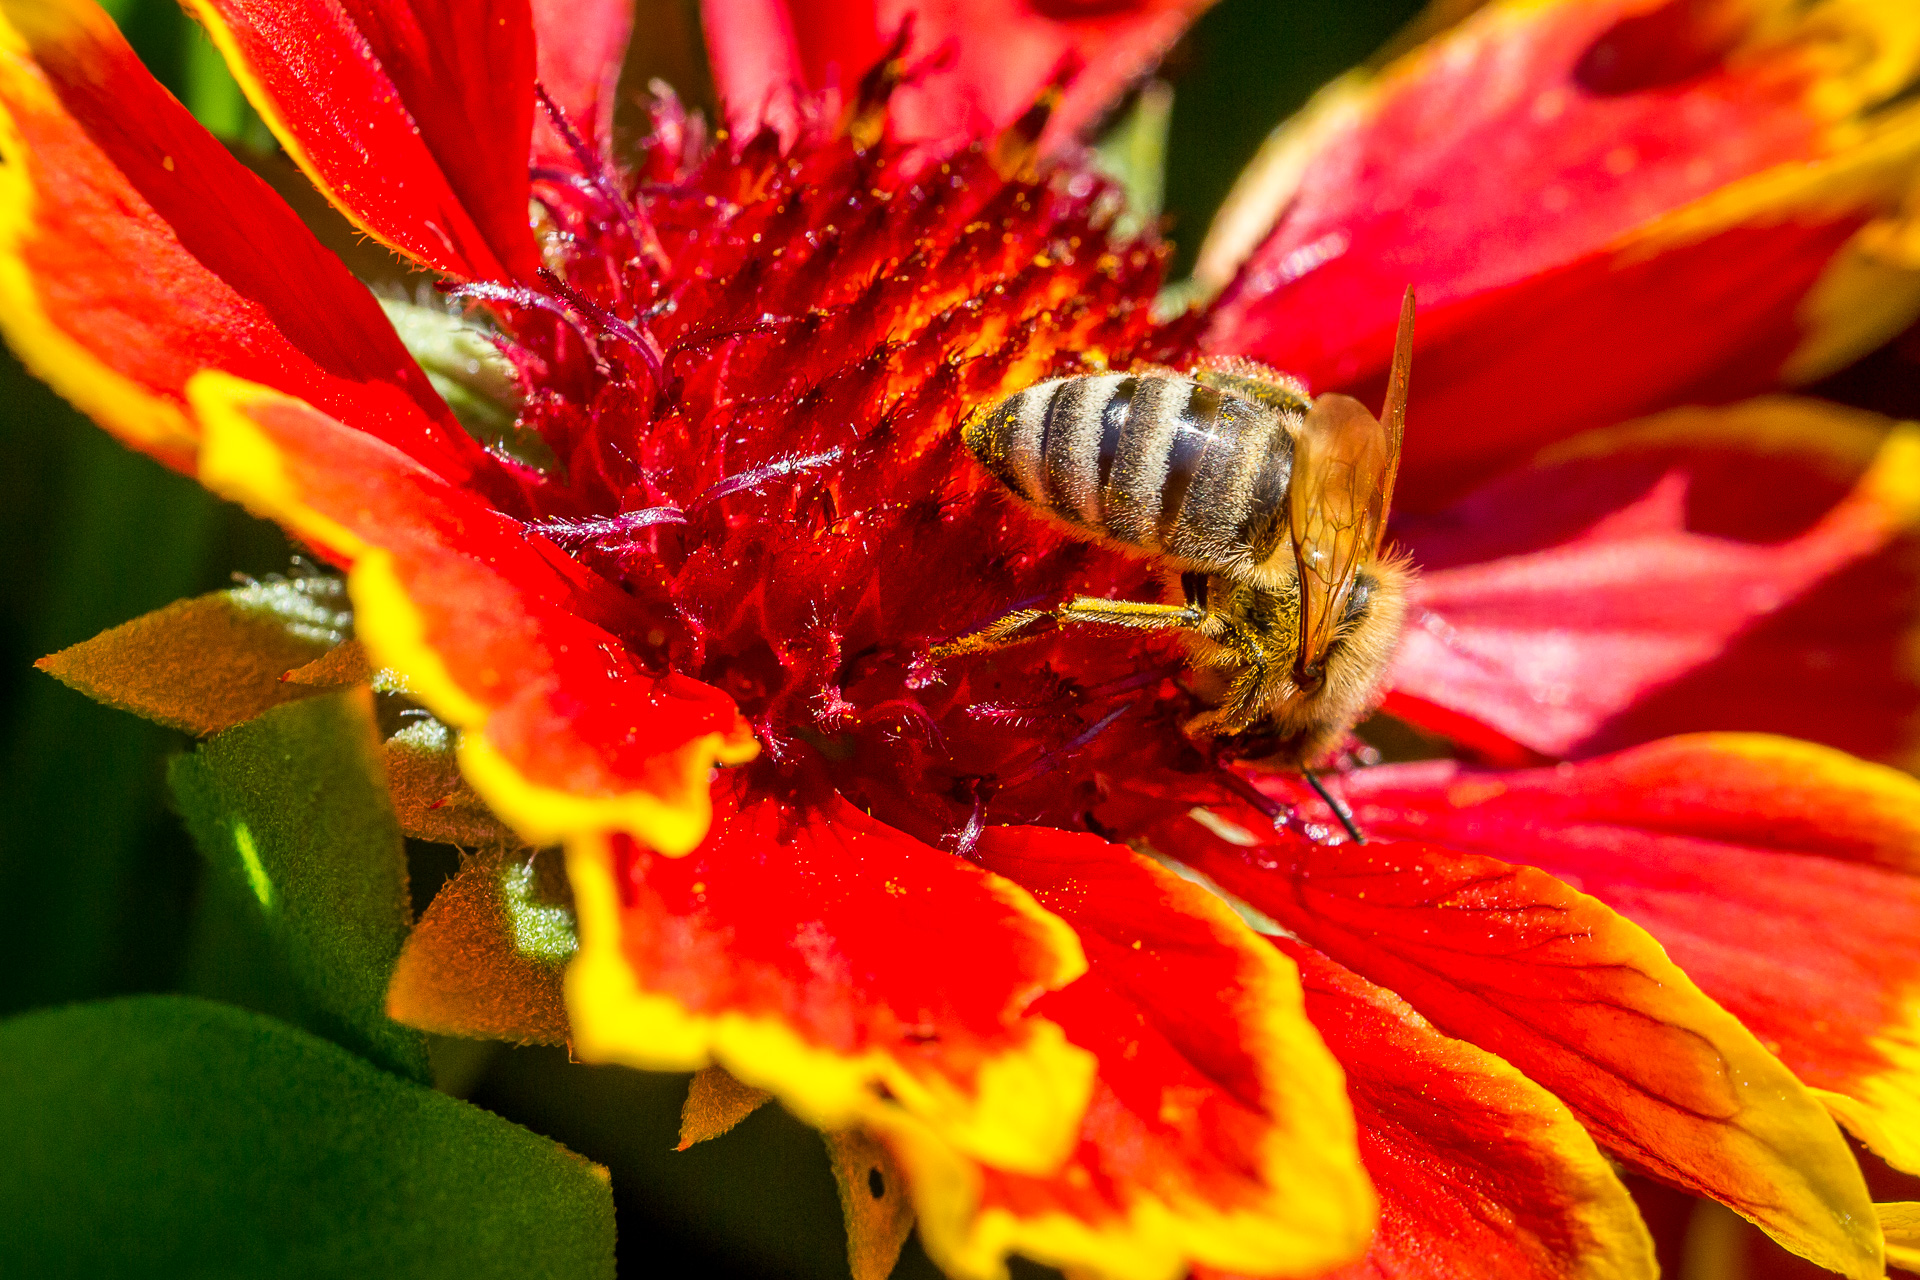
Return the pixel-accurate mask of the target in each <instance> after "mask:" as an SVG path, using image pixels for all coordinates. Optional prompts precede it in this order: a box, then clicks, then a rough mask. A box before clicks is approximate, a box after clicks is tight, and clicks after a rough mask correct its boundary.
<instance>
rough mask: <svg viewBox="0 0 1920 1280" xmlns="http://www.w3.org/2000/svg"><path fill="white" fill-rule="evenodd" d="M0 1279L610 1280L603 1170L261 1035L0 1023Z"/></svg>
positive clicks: (224, 1026)
mask: <svg viewBox="0 0 1920 1280" xmlns="http://www.w3.org/2000/svg"><path fill="white" fill-rule="evenodd" d="M0 1151H5V1152H6V1153H7V1155H6V1159H5V1160H0V1205H4V1206H5V1220H6V1229H5V1230H4V1231H0V1274H4V1275H9V1276H67V1275H73V1276H114V1277H120V1278H128V1277H143V1276H156V1277H158V1276H185V1275H191V1276H201V1277H226V1276H233V1277H249V1278H252V1277H259V1276H274V1277H277V1278H279V1280H288V1278H291V1277H321V1276H326V1277H335V1276H338V1277H351V1278H353V1280H359V1278H361V1277H376V1276H377V1277H380V1278H381V1280H407V1278H409V1277H422V1278H425V1277H446V1276H458V1277H460V1280H486V1278H487V1277H494V1276H498V1277H503V1278H506V1277H512V1278H513V1280H521V1278H522V1277H588V1276H592V1277H611V1276H612V1275H613V1234H614V1224H613V1199H612V1196H611V1194H610V1193H609V1189H608V1186H607V1182H606V1179H605V1170H602V1169H599V1168H598V1167H597V1166H594V1165H592V1164H590V1163H589V1162H588V1161H586V1160H584V1159H582V1158H580V1157H579V1156H576V1155H574V1154H572V1153H571V1152H569V1151H567V1150H566V1149H565V1148H563V1147H561V1146H558V1145H557V1144H555V1143H553V1142H550V1141H548V1140H547V1139H545V1138H541V1137H538V1136H536V1135H534V1134H532V1133H529V1132H528V1131H526V1130H525V1129H522V1128H520V1127H519V1126H518V1125H514V1124H510V1123H508V1122H507V1121H505V1120H502V1119H500V1118H499V1117H497V1116H494V1115H492V1114H490V1113H488V1112H485V1111H482V1110H480V1109H479V1108H478V1107H474V1106H470V1105H468V1104H467V1103H464V1102H460V1101H458V1100H456V1099H453V1098H448V1097H446V1096H444V1095H442V1094H438V1093H435V1092H433V1091H432V1090H430V1089H425V1088H422V1087H420V1086H418V1085H414V1084H409V1083H407V1082H406V1081H403V1080H398V1079H396V1078H394V1077H393V1076H390V1075H387V1074H386V1073H384V1072H382V1071H379V1070H378V1069H376V1068H374V1067H372V1066H369V1065H368V1064H367V1063H365V1062H363V1061H361V1060H360V1059H358V1058H356V1057H354V1056H353V1055H352V1054H349V1053H347V1052H346V1051H344V1050H342V1049H339V1048H337V1047H336V1046H334V1045H332V1044H329V1043H327V1042H326V1041H324V1040H319V1039H316V1038H315V1037H313V1036H310V1035H308V1034H307V1033H305V1032H303V1031H300V1030H298V1029H296V1028H294V1027H290V1026H287V1025H286V1024H285V1023H281V1022H277V1021H275V1020H274V1019H272V1018H266V1017H262V1016H260V1015H258V1014H253V1013H248V1012H246V1011H244V1010H241V1009H236V1008H233V1007H232V1006H230V1005H222V1004H217V1003H214V1002H212V1001H206V1000H196V999H193V998H191V997H186V996H140V997H134V998H131V999H123V1000H112V1001H103V1002H100V1003H96V1004H84V1005H74V1006H69V1007H67V1008H64V1009H58V1010H52V1011H46V1012H39V1013H32V1014H27V1015H25V1016H22V1017H19V1018H15V1019H13V1020H11V1021H9V1022H5V1023H0Z"/></svg>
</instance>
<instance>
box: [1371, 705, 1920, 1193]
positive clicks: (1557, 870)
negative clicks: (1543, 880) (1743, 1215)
mask: <svg viewBox="0 0 1920 1280" xmlns="http://www.w3.org/2000/svg"><path fill="white" fill-rule="evenodd" d="M1348 794H1349V796H1350V797H1351V799H1352V800H1353V801H1354V802H1355V804H1356V806H1357V808H1358V810H1359V812H1360V814H1361V819H1360V820H1361V821H1362V822H1363V823H1365V824H1366V826H1367V829H1368V830H1369V831H1378V832H1381V833H1383V834H1397V835H1401V836H1410V835H1412V834H1414V833H1416V832H1417V833H1418V835H1419V838H1420V839H1422V840H1428V841H1433V842H1435V843H1439V844H1444V845H1447V846H1448V847H1450V848H1455V849H1462V850H1469V851H1472V852H1475V853H1496V854H1499V855H1500V856H1503V857H1512V856H1514V854H1515V852H1516V851H1521V852H1523V853H1524V856H1525V857H1526V859H1527V861H1529V862H1531V863H1535V864H1537V865H1538V866H1540V867H1542V868H1543V869H1545V870H1547V871H1549V872H1551V873H1553V874H1554V875H1557V876H1559V877H1561V878H1562V879H1565V880H1567V881H1569V882H1570V883H1573V884H1577V885H1579V886H1580V887H1581V888H1582V889H1583V890H1584V891H1586V892H1587V893H1590V894H1592V895H1593V896H1594V897H1596V898H1598V899H1600V900H1601V901H1602V902H1605V903H1607V904H1608V905H1609V906H1611V907H1613V908H1614V909H1615V910H1617V911H1619V912H1621V913H1622V914H1624V915H1626V916H1627V917H1629V918H1630V919H1632V920H1634V921H1635V922H1637V923H1639V924H1640V925H1642V926H1644V927H1645V928H1646V929H1647V930H1648V931H1649V932H1650V933H1652V934H1653V936H1654V937H1655V938H1657V939H1658V940H1659V941H1660V943H1661V944H1662V945H1663V946H1664V947H1665V948H1666V950H1667V952H1668V954H1669V955H1671V956H1672V957H1673V959H1674V961H1675V962H1676V963H1677V964H1679V965H1680V966H1681V967H1682V968H1683V969H1685V970H1686V972H1687V974H1688V975H1689V976H1690V977H1691V978H1693V979H1694V980H1695V981H1696V982H1698V983H1699V984H1700V986H1701V988H1702V989H1703V990H1704V991H1705V992H1706V993H1707V994H1708V995H1709V996H1711V997H1712V998H1713V999H1715V1000H1717V1001H1719V1002H1720V1003H1721V1004H1722V1005H1724V1006H1725V1007H1726V1008H1727V1009H1728V1010H1729V1011H1731V1012H1732V1013H1733V1014H1734V1015H1735V1016H1737V1017H1738V1018H1739V1019H1740V1020H1741V1021H1742V1022H1743V1023H1745V1024H1746V1026H1747V1027H1748V1029H1749V1030H1751V1031H1752V1032H1753V1033H1754V1034H1755V1035H1757V1036H1759V1037H1760V1039H1761V1040H1762V1041H1763V1042H1765V1044H1766V1045H1767V1047H1768V1048H1769V1049H1770V1050H1772V1051H1773V1052H1774V1053H1775V1054H1777V1055H1779V1057H1780V1058H1781V1060H1782V1061H1784V1062H1785V1063H1786V1064H1787V1066H1789V1067H1790V1068H1792V1069H1793V1071H1794V1074H1796V1075H1798V1076H1799V1077H1800V1079H1802V1080H1803V1081H1805V1082H1806V1083H1807V1084H1809V1085H1812V1086H1815V1087H1816V1088H1818V1089H1822V1090H1827V1091H1830V1092H1831V1093H1832V1094H1834V1095H1838V1096H1836V1097H1834V1098H1833V1099H1831V1100H1830V1101H1829V1105H1830V1106H1831V1107H1832V1109H1833V1110H1834V1111H1835V1112H1836V1113H1837V1114H1838V1115H1839V1116H1840V1117H1841V1119H1842V1120H1844V1121H1846V1123H1847V1124H1848V1126H1849V1127H1850V1128H1851V1129H1853V1130H1854V1132H1855V1133H1856V1134H1858V1135H1859V1136H1860V1137H1861V1138H1862V1139H1863V1140H1865V1141H1866V1142H1867V1144H1868V1145H1869V1146H1871V1147H1872V1148H1873V1149H1874V1150H1875V1151H1876V1152H1878V1153H1879V1154H1880V1155H1882V1156H1884V1157H1885V1158H1886V1159H1887V1160H1888V1161H1890V1162H1891V1163H1893V1164H1895V1165H1897V1166H1898V1167H1900V1168H1903V1169H1906V1170H1909V1171H1915V1172H1920V1017H1916V1016H1915V1013H1914V1009H1913V995H1912V993H1913V992H1914V991H1915V990H1916V989H1917V988H1920V931H1916V929H1915V927H1914V922H1915V921H1916V920H1920V879H1916V878H1915V875H1914V873H1916V872H1920V782H1915V781H1914V780H1913V779H1912V778H1911V777H1908V776H1907V775H1905V774H1901V773H1896V772H1894V771H1893V770H1891V769H1884V768H1881V767H1879V766H1875V765H1868V764H1863V763H1862V762H1860V761H1858V760H1854V759H1851V758H1849V757H1847V756H1844V755H1841V754H1840V753H1839V752H1835V751H1828V750H1825V749H1822V748H1819V747H1812V746H1808V745H1806V744H1804V743H1796V742H1789V741H1786V740H1784V739H1779V738H1765V737H1759V736H1747V735H1736V734H1712V735H1697V736H1694V737H1688V738H1675V739H1670V740H1668V741H1665V742H1658V743H1654V744H1651V745H1649V746H1645V747H1640V748H1637V749H1635V750H1632V751H1628V752H1624V753H1622V754H1620V755H1617V756H1611V757H1608V758H1606V759H1604V760H1596V761H1592V762H1590V763H1587V764H1582V765H1577V766H1572V767H1565V768H1561V769H1542V770H1535V771H1532V772H1527V773H1517V774H1506V775H1482V774H1475V773H1468V772H1462V771H1458V770H1455V769H1452V768H1451V767H1447V766H1426V767H1418V768H1405V769H1382V770H1375V771H1371V772H1367V773H1363V774H1358V775H1355V776H1354V777H1353V778H1352V779H1351V780H1350V782H1349V786H1348ZM1809 855H1812V856H1809Z"/></svg>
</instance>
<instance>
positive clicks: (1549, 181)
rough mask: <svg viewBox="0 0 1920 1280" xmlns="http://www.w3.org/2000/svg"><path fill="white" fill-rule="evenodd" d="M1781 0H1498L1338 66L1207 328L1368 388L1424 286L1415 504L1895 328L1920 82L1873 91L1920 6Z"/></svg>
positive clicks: (1833, 359) (1247, 349)
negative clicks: (1394, 59) (1267, 230)
mask: <svg viewBox="0 0 1920 1280" xmlns="http://www.w3.org/2000/svg"><path fill="white" fill-rule="evenodd" d="M1784 7H1785V6H1781V5H1777V4H1773V3H1769V2H1766V0H1733V2H1732V3H1711V4H1710V3H1699V2H1696V0H1669V2H1668V3H1664V4H1659V3H1656V2H1655V0H1606V2H1602V3H1567V2H1564V0H1562V2H1559V3H1550V4H1531V5H1518V4H1504V5H1496V6H1490V7H1488V8H1487V9H1485V10H1483V11H1482V12H1481V13H1479V14H1477V15H1476V16H1475V17H1473V18H1471V19H1469V20H1468V21H1466V22H1465V23H1463V24H1461V25H1460V26H1459V27H1457V28H1456V29H1454V30H1453V31H1452V32H1450V33H1448V34H1447V35H1445V36H1443V37H1441V38H1440V39H1438V40H1436V41H1435V42H1434V43H1433V44H1432V45H1431V46H1429V47H1426V48H1423V49H1421V50H1419V51H1417V52H1415V53H1413V54H1411V55H1409V56H1408V57H1407V58H1405V59H1403V60H1402V61H1400V62H1398V63H1395V64H1394V65H1393V66H1392V67H1390V68H1389V69H1388V70H1387V71H1385V72H1383V73H1381V74H1380V75H1379V76H1378V77H1377V78H1376V79H1373V80H1371V81H1369V80H1368V79H1366V78H1365V77H1364V76H1363V75H1361V74H1359V73H1356V75H1355V76H1354V77H1352V78H1350V79H1349V80H1346V81H1343V82H1340V84H1338V85H1336V86H1335V88H1333V89H1331V90H1329V91H1327V93H1326V94H1325V95H1323V97H1322V98H1321V99H1320V100H1319V102H1318V103H1317V105H1316V106H1315V107H1313V108H1310V110H1309V114H1308V115H1307V116H1306V117H1304V118H1303V119H1302V120H1301V121H1299V122H1296V123H1295V124H1294V125H1293V126H1291V130H1290V132H1288V133H1287V134H1286V135H1284V137H1283V139H1282V141H1280V142H1278V143H1276V144H1275V145H1274V148H1273V150H1272V153H1271V155H1270V156H1269V157H1268V158H1267V159H1266V160H1265V161H1264V162H1263V163H1262V164H1260V165H1258V166H1257V167H1256V170H1255V171H1253V172H1252V173H1251V174H1250V176H1249V178H1248V179H1246V180H1243V185H1242V189H1241V191H1240V193H1239V196H1238V204H1237V206H1230V208H1229V210H1228V211H1227V212H1226V213H1225V214H1223V220H1222V222H1221V224H1219V227H1218V228H1217V229H1216V232H1215V236H1214V239H1213V242H1212V243H1211V244H1210V246H1209V251H1208V255H1207V260H1206V261H1205V262H1203V267H1202V271H1203V274H1210V275H1211V277H1212V278H1214V279H1215V280H1219V281H1221V282H1224V280H1225V277H1226V276H1227V275H1229V274H1231V273H1232V270H1233V267H1234V264H1235V263H1237V262H1238V261H1239V259H1240V258H1242V257H1245V256H1246V254H1247V252H1248V250H1249V249H1250V248H1251V247H1252V244H1253V242H1254V240H1255V239H1256V238H1257V237H1258V236H1259V235H1260V234H1261V231H1262V229H1263V228H1264V227H1265V226H1267V225H1273V220H1274V218H1275V217H1276V216H1278V219H1279V220H1278V223H1277V225H1274V227H1273V232H1272V235H1271V236H1270V237H1268V238H1267V239H1266V240H1265V243H1264V244H1261V245H1260V247H1259V249H1258V251H1257V252H1254V253H1253V254H1252V257H1251V258H1250V259H1249V260H1248V261H1247V262H1246V264H1245V268H1244V272H1243V274H1242V275H1241V276H1240V277H1239V279H1238V280H1237V282H1236V283H1235V285H1234V286H1233V287H1232V288H1231V289H1229V291H1228V293H1227V295H1226V297H1225V298H1224V299H1223V302H1222V304H1221V307H1220V309H1219V311H1218V312H1217V314H1216V315H1215V317H1214V320H1213V324H1212V328H1211V330H1210V333H1209V336H1208V343H1209V345H1210V346H1211V347H1212V348H1213V349H1217V350H1224V351H1232V352H1237V353H1241V354H1246V355H1251V356H1256V357H1258V358H1260V359H1263V360H1268V361H1270V362H1272V363H1275V364H1277V365H1279V366H1281V367H1282V368H1285V369H1288V370H1289V371H1291V372H1294V373H1297V374H1300V375H1301V376H1303V377H1305V378H1306V379H1307V381H1308V382H1309V383H1311V384H1312V385H1313V386H1314V387H1315V388H1316V389H1333V388H1336V387H1346V388H1356V389H1358V393H1359V394H1361V396H1362V398H1364V399H1368V400H1369V401H1372V400H1375V399H1377V396H1378V387H1379V386H1380V385H1381V384H1382V382H1383V377H1384V370H1385V366H1386V363H1387V359H1388V354H1389V350H1390V348H1391V345H1392V335H1393V324H1394V318H1395V315H1396V314H1397V308H1398V302H1399V299H1400V294H1401V292H1402V291H1403V290H1404V289H1405V288H1406V287H1407V286H1408V285H1409V284H1411V285H1414V286H1416V287H1417V288H1418V290H1419V294H1420V302H1421V314H1420V338H1419V342H1418V345H1417V349H1416V358H1415V360H1414V368H1415V370H1416V378H1415V384H1414V388H1415V389H1414V407H1413V412H1412V415H1411V419H1412V420H1411V424H1410V430H1409V431H1408V434H1407V442H1406V461H1407V469H1406V471H1405V472H1403V474H1402V486H1403V487H1402V490H1401V493H1402V496H1403V498H1404V500H1405V502H1406V503H1408V504H1410V505H1412V506H1415V507H1420V506H1426V507H1431V506H1432V505H1434V504H1435V502H1436V500H1437V499H1439V498H1441V497H1442V496H1443V495H1445V494H1447V493H1449V492H1458V490H1459V488H1460V487H1461V486H1462V485H1463V484H1465V483H1469V482H1471V480H1473V479H1474V478H1476V477H1478V476H1482V475H1485V474H1486V473H1487V471H1488V470H1489V469H1491V468H1492V467H1495V466H1497V465H1499V464H1500V463H1502V462H1504V461H1510V460H1512V459H1513V458H1515V457H1517V456H1524V455H1525V453H1527V452H1528V451H1530V450H1531V449H1532V448H1533V447H1535V446H1537V445H1538V444H1540V443H1541V442H1543V441H1545V440H1547V439H1551V438H1553V437H1555V436H1558V435H1563V434H1566V433H1567V432H1568V431H1570V430H1573V429H1576V428H1579V427H1582V426H1598V425H1604V424H1606V423H1609V422H1617V421H1620V420H1621V419H1624V418H1627V417H1631V416H1633V415H1635V414H1638V413H1644V412H1647V411H1648V410H1650V409H1652V408H1656V407H1659V406H1660V405H1661V404H1662V403H1671V402H1673V401H1674V400H1675V399H1678V398H1682V397H1683V396H1688V395H1691V394H1698V393H1700V392H1701V391H1704V390H1708V389H1710V390H1711V391H1712V392H1713V393H1714V394H1716V395H1722V396H1730V395H1734V394H1744V393H1746V392H1750V391H1753V390H1758V389H1761V388H1763V387H1766V386H1768V385H1775V384H1777V383H1778V381H1779V380H1780V379H1782V378H1783V377H1786V378H1789V379H1790V380H1798V379H1804V378H1808V377H1812V376H1817V374H1818V373H1819V372H1822V371H1825V370H1830V369H1832V368H1836V367H1838V366H1839V365H1840V364H1843V363H1845V362H1846V361H1847V360H1848V359H1850V358H1851V357H1852V356H1855V355H1858V354H1861V353H1863V352H1864V351H1866V350H1868V349H1870V348H1871V347H1873V346H1875V345H1878V343H1879V342H1880V341H1883V340H1885V339H1886V338H1887V337H1890V336H1892V334H1894V333H1896V332H1898V331H1899V330H1900V329H1901V328H1903V327H1905V324H1906V322H1907V320H1908V319H1910V318H1911V316H1912V314H1913V311H1914V308H1915V306H1916V305H1920V297H1916V296H1915V289H1914V284H1913V279H1914V278H1913V276H1912V274H1911V267H1912V266H1913V265H1914V264H1913V262H1912V253H1911V251H1910V250H1908V249H1906V248H1902V247H1898V246H1896V245H1895V244H1894V240H1895V239H1896V238H1897V233H1896V232H1895V230H1894V228H1893V227H1892V226H1891V225H1881V226H1875V227H1872V228H1869V229H1868V230H1867V231H1865V232H1862V233H1861V236H1860V237H1859V238H1858V239H1856V238H1855V233H1856V232H1859V231H1860V230H1861V228H1862V226H1863V224H1865V223H1868V222H1869V221H1870V220H1872V219H1874V218H1877V217H1880V216H1882V215H1887V214H1892V213H1894V212H1895V211H1896V210H1898V209H1899V208H1900V205H1901V201H1902V200H1903V199H1904V197H1905V194H1906V192H1907V190H1908V187H1909V185H1910V182H1911V175H1912V173H1913V171H1914V167H1915V157H1916V154H1920V109H1916V108H1914V107H1912V106H1907V107H1903V108H1900V109H1897V110H1893V111H1890V112H1885V113H1882V115H1881V117H1879V118H1875V119H1873V120H1872V121H1871V122H1870V123H1868V122H1865V121H1864V117H1865V116H1866V114H1867V113H1868V112H1869V111H1871V110H1872V109H1873V108H1875V107H1877V106H1878V105H1879V103H1880V102H1881V101H1882V100H1883V99H1885V98H1886V97H1888V96H1889V95H1890V94H1893V93H1895V92H1897V91H1898V90H1899V88H1900V86H1901V85H1903V84H1905V83H1908V82H1910V81H1911V80H1912V79H1913V77H1914V75H1915V73H1916V66H1915V56H1914V50H1913V44H1914V42H1913V40H1912V31H1911V24H1912V21H1913V16H1912V13H1911V12H1910V10H1909V9H1908V7H1906V6H1895V5H1886V6H1879V7H1872V6H1863V7H1860V8H1857V9H1853V10H1849V11H1848V16H1847V17H1846V18H1844V19H1842V18H1837V17H1836V16H1835V15H1834V14H1832V13H1829V12H1827V11H1825V10H1822V11H1820V12H1819V13H1818V14H1815V15H1813V16H1811V17H1805V18H1796V17H1789V16H1788V15H1786V14H1783V13H1776V12H1774V11H1775V10H1778V9H1783V8H1784ZM1649 24H1651V25H1649ZM1656 27H1657V28H1659V29H1660V35H1659V36H1658V37H1650V36H1648V35H1647V33H1648V31H1650V30H1652V29H1654V28H1656ZM1848 41H1852V42H1854V43H1853V45H1851V46H1849V47H1857V49H1858V50H1859V51H1860V53H1859V55H1858V56H1857V57H1856V56H1854V55H1852V54H1849V55H1845V56H1842V55H1839V54H1838V53H1837V50H1838V49H1839V47H1840V46H1841V45H1843V44H1845V43H1846V42H1848ZM1683 51H1684V53H1685V54H1686V55H1687V56H1685V57H1680V55H1681V54H1682V53H1683ZM1676 57H1680V60H1679V61H1674V59H1675V58H1676ZM1602 64H1609V66H1610V69H1608V70H1604V71H1603V70H1602ZM1850 242H1851V243H1850ZM1843 246H1847V247H1846V248H1845V250H1844V252H1843ZM1842 295H1844V297H1843V296H1842Z"/></svg>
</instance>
